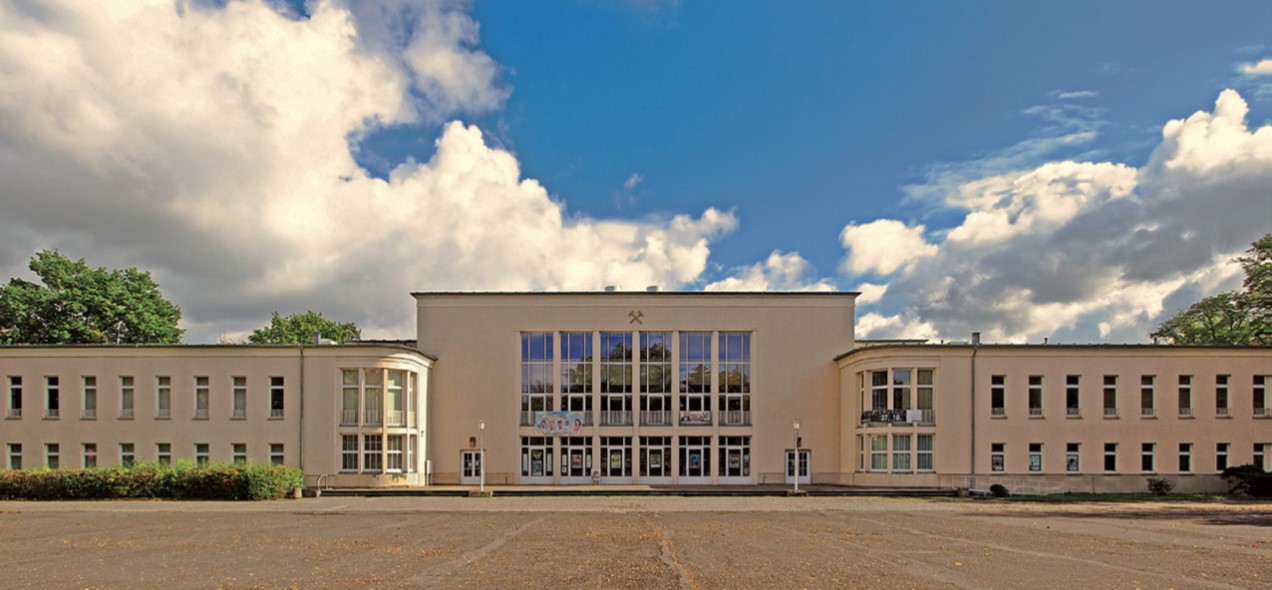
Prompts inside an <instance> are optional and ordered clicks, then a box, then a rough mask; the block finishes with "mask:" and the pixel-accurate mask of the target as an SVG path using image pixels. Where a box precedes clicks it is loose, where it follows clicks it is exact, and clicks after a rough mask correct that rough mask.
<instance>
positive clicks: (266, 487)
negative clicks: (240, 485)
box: [244, 465, 305, 500]
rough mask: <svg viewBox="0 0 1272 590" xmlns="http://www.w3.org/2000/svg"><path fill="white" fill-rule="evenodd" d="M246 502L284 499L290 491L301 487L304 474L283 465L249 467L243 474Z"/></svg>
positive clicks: (303, 482) (303, 481)
mask: <svg viewBox="0 0 1272 590" xmlns="http://www.w3.org/2000/svg"><path fill="white" fill-rule="evenodd" d="M244 476H245V477H246V479H247V499H248V500H274V499H278V498H284V497H286V496H287V495H288V494H290V493H291V492H292V490H294V489H297V488H300V487H303V486H304V484H305V474H304V473H302V472H301V471H300V470H299V469H296V468H295V467H287V466H285V465H249V466H248V467H247V469H246V471H245V472H244Z"/></svg>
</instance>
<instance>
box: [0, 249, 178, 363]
mask: <svg viewBox="0 0 1272 590" xmlns="http://www.w3.org/2000/svg"><path fill="white" fill-rule="evenodd" d="M30 269H31V271H32V272H34V273H35V274H36V276H38V277H40V282H41V283H43V284H42V285H41V284H36V283H32V282H29V281H25V280H22V279H19V278H16V277H15V278H11V279H9V282H8V284H6V285H4V286H3V287H0V344H150V343H157V344H171V343H176V342H180V341H181V333H182V332H183V330H182V329H180V328H178V327H177V323H178V322H180V321H181V308H179V307H177V306H176V305H173V304H172V302H170V301H168V300H167V299H165V298H164V296H163V293H161V292H160V291H159V286H158V285H157V284H155V281H154V279H152V278H151V277H150V273H149V272H144V271H140V270H137V269H136V268H129V269H124V270H118V269H116V270H107V269H105V268H90V267H89V266H88V264H86V263H85V262H84V259H83V258H81V259H79V260H71V259H69V258H67V257H66V256H64V255H63V254H62V253H61V252H59V251H57V250H51V251H50V250H43V251H40V252H37V253H36V254H35V256H32V257H31V264H30Z"/></svg>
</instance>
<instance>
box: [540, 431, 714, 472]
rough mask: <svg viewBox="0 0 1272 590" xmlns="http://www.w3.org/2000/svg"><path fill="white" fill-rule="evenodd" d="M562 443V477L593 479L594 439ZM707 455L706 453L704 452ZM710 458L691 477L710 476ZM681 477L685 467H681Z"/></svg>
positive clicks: (566, 438) (573, 438)
mask: <svg viewBox="0 0 1272 590" xmlns="http://www.w3.org/2000/svg"><path fill="white" fill-rule="evenodd" d="M685 438H686V437H680V440H681V449H680V451H681V453H682V454H683V453H684V451H685ZM559 440H560V441H561V476H562V477H591V475H592V439H591V438H588V437H584V436H563V437H560V439H559ZM706 450H707V451H709V450H711V444H710V443H707V445H706ZM704 455H705V452H704ZM709 463H710V457H709V456H703V457H701V461H700V463H699V466H700V467H703V469H704V470H703V471H702V473H693V474H691V475H710V474H711V471H710V470H709V469H710V465H708V464H709ZM680 470H681V471H682V473H681V475H686V474H685V473H683V471H684V465H681V467H680Z"/></svg>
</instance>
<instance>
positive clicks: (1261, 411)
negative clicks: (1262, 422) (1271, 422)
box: [1254, 408, 1269, 418]
mask: <svg viewBox="0 0 1272 590" xmlns="http://www.w3.org/2000/svg"><path fill="white" fill-rule="evenodd" d="M1268 415H1269V414H1268V409H1267V408H1255V409H1254V417H1255V418H1265V417H1267V416H1268Z"/></svg>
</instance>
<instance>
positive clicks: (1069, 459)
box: [1064, 443, 1082, 473]
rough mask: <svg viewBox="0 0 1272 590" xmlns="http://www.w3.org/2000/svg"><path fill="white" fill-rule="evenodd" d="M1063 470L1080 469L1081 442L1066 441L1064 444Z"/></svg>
mask: <svg viewBox="0 0 1272 590" xmlns="http://www.w3.org/2000/svg"><path fill="white" fill-rule="evenodd" d="M1064 453H1065V454H1064V470H1065V471H1067V472H1069V473H1079V472H1081V471H1082V443H1068V444H1066V445H1065V446H1064Z"/></svg>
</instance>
